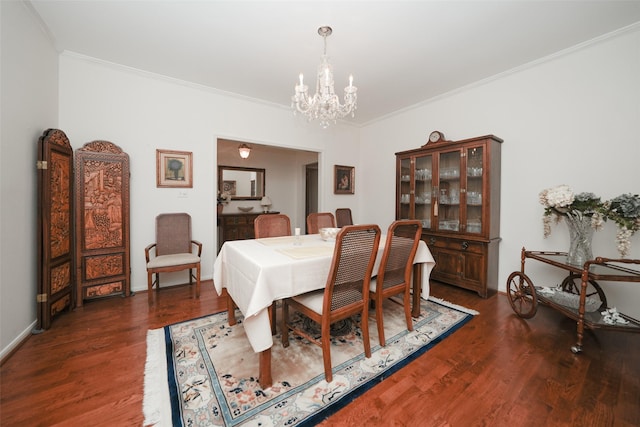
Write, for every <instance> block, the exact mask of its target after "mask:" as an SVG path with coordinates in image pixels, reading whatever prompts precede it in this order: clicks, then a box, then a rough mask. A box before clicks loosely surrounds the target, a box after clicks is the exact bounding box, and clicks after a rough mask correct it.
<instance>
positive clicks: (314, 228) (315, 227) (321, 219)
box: [307, 212, 336, 234]
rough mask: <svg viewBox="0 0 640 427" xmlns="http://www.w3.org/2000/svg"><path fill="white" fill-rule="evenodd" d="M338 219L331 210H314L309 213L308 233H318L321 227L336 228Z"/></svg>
mask: <svg viewBox="0 0 640 427" xmlns="http://www.w3.org/2000/svg"><path fill="white" fill-rule="evenodd" d="M335 226H336V219H335V217H334V216H333V214H332V213H331V212H313V213H310V214H309V215H307V234H318V233H320V229H321V228H325V227H331V228H335Z"/></svg>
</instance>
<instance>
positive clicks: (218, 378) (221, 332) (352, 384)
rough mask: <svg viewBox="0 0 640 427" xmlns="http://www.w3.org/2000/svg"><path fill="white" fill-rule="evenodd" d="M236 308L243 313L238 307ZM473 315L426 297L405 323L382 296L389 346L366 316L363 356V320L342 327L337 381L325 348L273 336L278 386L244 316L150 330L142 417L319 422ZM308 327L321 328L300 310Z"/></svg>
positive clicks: (185, 421) (166, 422) (195, 422)
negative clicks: (329, 372)
mask: <svg viewBox="0 0 640 427" xmlns="http://www.w3.org/2000/svg"><path fill="white" fill-rule="evenodd" d="M237 314H239V312H237ZM473 314H477V313H476V312H474V311H472V310H468V309H465V308H463V307H459V306H456V305H453V304H449V303H447V302H444V301H441V300H436V299H434V298H430V299H429V300H428V301H425V300H422V301H421V310H420V317H419V318H418V319H414V321H413V326H414V330H413V331H412V332H409V331H407V328H406V323H405V321H404V314H403V311H402V307H401V306H400V305H398V304H394V303H392V302H385V312H384V326H385V337H386V341H387V345H386V347H380V345H379V342H378V334H377V325H376V323H375V312H374V311H373V310H372V311H371V312H370V315H369V332H370V340H371V351H372V357H371V358H370V359H367V358H365V357H364V349H363V345H362V337H361V333H360V329H359V328H358V327H357V322H350V321H347V322H343V323H342V324H340V325H338V327H337V329H338V330H337V331H336V332H337V333H336V336H335V337H332V342H331V345H332V348H331V358H332V366H333V381H332V382H331V383H327V382H326V381H325V379H324V368H323V365H322V349H321V348H320V347H318V346H316V345H314V344H311V343H309V342H308V341H307V340H305V339H302V338H299V337H296V336H294V335H292V334H290V335H289V341H290V346H289V347H288V348H283V347H282V344H281V340H280V334H278V335H276V336H274V337H273V340H274V345H273V347H272V373H273V386H272V387H270V388H267V389H264V390H263V389H262V388H261V387H260V385H259V383H258V378H257V374H258V355H257V354H256V353H254V352H253V350H252V349H251V346H250V344H249V342H248V340H247V338H246V336H245V334H244V328H243V327H242V316H241V315H240V316H238V324H237V325H235V326H229V324H228V322H227V314H226V312H224V313H218V314H214V315H210V316H206V317H202V318H199V319H193V320H190V321H187V322H182V323H177V324H174V325H170V326H166V327H164V328H162V329H154V330H150V331H148V335H147V362H146V368H145V390H144V403H143V410H144V415H145V422H144V425H145V426H148V425H155V426H192V427H196V426H303V425H314V424H316V423H318V422H320V421H321V420H323V419H325V418H326V417H328V416H329V415H331V414H332V413H334V412H335V411H337V410H338V409H340V408H342V407H344V406H345V405H347V404H348V403H349V402H350V401H352V400H353V399H354V398H356V397H357V396H359V395H361V394H362V393H364V392H365V391H366V390H368V389H369V388H371V387H372V386H374V385H375V384H376V383H378V382H380V381H382V380H383V379H384V378H386V377H388V376H389V375H391V374H392V373H393V372H395V371H397V370H398V369H400V368H401V367H402V366H404V365H405V364H407V363H408V362H409V361H411V360H413V359H414V358H416V357H418V356H419V355H421V354H423V353H424V352H426V351H427V350H428V349H429V348H431V347H433V346H434V345H435V344H437V343H438V342H440V341H441V340H442V339H444V338H445V337H447V336H448V335H450V334H451V333H453V332H454V331H455V330H456V329H458V328H459V327H461V326H462V325H463V324H465V323H466V322H467V321H469V320H470V319H471V318H472V315H473ZM297 321H299V322H301V323H302V324H303V325H304V326H305V327H306V328H308V330H310V332H312V333H314V334H319V327H317V326H315V325H314V323H313V322H311V321H309V320H308V319H303V318H297Z"/></svg>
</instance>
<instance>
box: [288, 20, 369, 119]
mask: <svg viewBox="0 0 640 427" xmlns="http://www.w3.org/2000/svg"><path fill="white" fill-rule="evenodd" d="M332 32H333V30H332V29H331V27H320V28H318V34H320V36H322V38H323V39H324V54H323V55H322V57H321V58H322V62H321V63H320V65H319V66H318V80H317V82H316V93H315V95H313V96H312V97H309V93H308V86H306V85H305V84H304V83H303V80H302V79H303V76H302V73H300V76H299V77H300V82H299V84H298V85H296V87H295V89H296V93H295V95H293V96H292V97H291V107H295V110H294V111H293V113H294V114H296V113H297V112H300V113H302V114H303V115H305V116H306V117H307V119H308V120H309V121H311V120H314V119H319V120H320V126H321V127H322V128H323V129H325V128H327V127H328V126H329V121H333V122H334V123H336V120H337V119H339V118H342V117H345V116H347V115H349V114H351V117H355V111H356V108H357V101H358V95H357V94H356V92H357V91H358V88H356V87H355V86H354V85H353V76H349V86H347V87H346V88H344V104H340V99H339V98H338V96H337V95H336V94H335V91H334V89H333V67H332V66H331V64H329V57H328V56H327V37H329V36H330V35H331V33H332Z"/></svg>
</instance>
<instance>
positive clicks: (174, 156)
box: [156, 150, 193, 188]
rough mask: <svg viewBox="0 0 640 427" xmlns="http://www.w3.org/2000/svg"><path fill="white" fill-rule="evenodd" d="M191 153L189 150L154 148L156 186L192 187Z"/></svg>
mask: <svg viewBox="0 0 640 427" xmlns="http://www.w3.org/2000/svg"><path fill="white" fill-rule="evenodd" d="M192 167H193V153H191V152H189V151H170V150H156V179H157V186H158V187H164V188H176V187H177V188H193V170H192Z"/></svg>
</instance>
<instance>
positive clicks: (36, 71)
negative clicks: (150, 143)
mask: <svg viewBox="0 0 640 427" xmlns="http://www.w3.org/2000/svg"><path fill="white" fill-rule="evenodd" d="M0 15H1V22H2V24H1V25H0V27H1V31H2V34H1V46H2V48H1V49H0V50H1V59H0V62H1V63H2V70H1V74H2V75H1V88H2V89H1V102H2V104H1V111H2V114H1V117H2V118H1V122H0V129H1V131H0V186H1V188H2V190H1V192H0V349H2V351H1V352H0V356H4V355H5V354H6V353H7V352H8V351H9V350H11V349H12V348H13V347H14V346H15V345H17V344H18V343H19V342H20V341H21V340H22V339H23V338H24V337H26V336H27V335H28V334H29V333H30V331H31V328H32V327H33V326H35V321H36V302H35V296H36V292H37V284H36V272H37V267H36V265H37V256H36V254H37V252H36V250H35V243H36V187H37V185H36V183H37V172H36V169H35V162H36V151H37V150H36V148H37V141H38V138H39V137H40V135H42V132H43V131H44V130H46V129H47V128H50V127H56V125H57V120H58V69H57V67H58V54H57V52H56V51H55V49H54V48H53V46H52V44H51V43H50V41H49V39H48V38H47V36H46V34H45V33H44V32H43V31H42V29H41V28H40V26H39V25H38V23H37V21H36V20H35V19H34V18H33V15H32V14H31V11H30V10H29V9H28V7H27V6H26V5H25V4H24V3H22V2H5V1H2V2H0Z"/></svg>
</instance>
